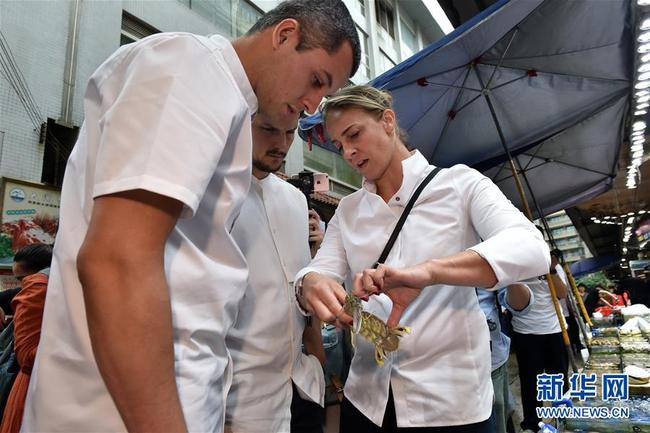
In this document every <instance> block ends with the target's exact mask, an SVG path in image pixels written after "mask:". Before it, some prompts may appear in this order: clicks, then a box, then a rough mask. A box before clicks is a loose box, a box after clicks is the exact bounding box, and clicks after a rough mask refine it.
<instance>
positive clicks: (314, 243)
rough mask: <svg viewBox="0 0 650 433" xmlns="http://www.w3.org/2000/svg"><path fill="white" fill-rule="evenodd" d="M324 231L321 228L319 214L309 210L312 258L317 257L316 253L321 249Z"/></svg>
mask: <svg viewBox="0 0 650 433" xmlns="http://www.w3.org/2000/svg"><path fill="white" fill-rule="evenodd" d="M323 235H324V233H323V231H322V230H321V228H320V216H319V215H318V212H316V211H315V210H313V209H309V243H310V245H311V256H312V257H314V256H315V255H316V251H318V249H319V248H320V244H321V243H322V242H323Z"/></svg>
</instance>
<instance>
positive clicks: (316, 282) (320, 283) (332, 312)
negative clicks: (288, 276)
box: [302, 272, 352, 328]
mask: <svg viewBox="0 0 650 433" xmlns="http://www.w3.org/2000/svg"><path fill="white" fill-rule="evenodd" d="M346 296H347V292H346V291H345V289H344V288H343V286H341V285H340V284H339V283H338V282H337V281H336V280H335V279H333V278H330V277H327V276H325V275H321V274H319V273H317V272H310V273H308V274H307V275H305V276H304V277H303V280H302V297H303V302H304V303H303V307H304V308H305V309H306V310H307V311H309V312H311V313H313V314H315V315H316V316H318V318H319V319H320V320H322V321H323V322H326V323H331V324H332V325H336V326H338V327H340V328H343V327H346V328H349V327H350V326H352V317H350V316H349V315H348V314H346V313H345V311H344V310H343V304H344V303H345V298H346Z"/></svg>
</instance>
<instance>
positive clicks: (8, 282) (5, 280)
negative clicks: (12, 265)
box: [0, 269, 20, 291]
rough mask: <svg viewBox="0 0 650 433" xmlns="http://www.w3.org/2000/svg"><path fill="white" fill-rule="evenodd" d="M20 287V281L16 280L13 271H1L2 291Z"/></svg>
mask: <svg viewBox="0 0 650 433" xmlns="http://www.w3.org/2000/svg"><path fill="white" fill-rule="evenodd" d="M18 287H20V281H18V280H17V279H16V278H14V274H13V273H12V272H11V269H0V291H3V290H7V289H15V288H18Z"/></svg>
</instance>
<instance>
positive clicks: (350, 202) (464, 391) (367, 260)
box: [296, 151, 550, 427]
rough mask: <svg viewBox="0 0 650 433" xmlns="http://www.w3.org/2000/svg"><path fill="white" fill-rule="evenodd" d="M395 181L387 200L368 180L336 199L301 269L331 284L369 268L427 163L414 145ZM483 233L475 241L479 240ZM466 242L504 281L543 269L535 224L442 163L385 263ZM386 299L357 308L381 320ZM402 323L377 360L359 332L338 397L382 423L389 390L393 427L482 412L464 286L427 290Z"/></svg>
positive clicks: (477, 354) (485, 390) (448, 250)
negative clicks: (396, 343)
mask: <svg viewBox="0 0 650 433" xmlns="http://www.w3.org/2000/svg"><path fill="white" fill-rule="evenodd" d="M402 166H403V173H404V179H403V181H402V186H401V188H400V189H399V190H398V191H397V193H396V194H395V195H394V196H393V197H391V198H390V200H389V201H388V202H387V203H386V202H384V200H383V199H382V198H381V197H380V196H379V195H377V194H376V188H375V185H374V184H373V183H372V182H368V181H364V184H363V188H362V189H360V190H359V191H357V192H355V193H353V194H351V195H349V196H347V197H345V198H343V199H342V200H341V202H340V204H339V207H338V209H337V211H336V213H335V215H334V217H333V218H332V220H331V221H330V223H329V226H328V230H327V232H326V235H325V239H324V241H323V244H322V245H321V248H320V250H319V251H318V254H317V255H316V257H315V258H314V260H312V262H311V263H310V264H309V266H308V267H307V268H305V269H303V270H301V271H300V272H299V273H298V275H297V276H296V281H300V279H301V278H302V277H303V276H304V275H306V274H307V273H309V272H318V273H321V274H325V275H329V276H331V277H333V278H335V279H336V280H338V281H339V282H342V281H345V279H346V277H349V276H350V275H354V274H355V273H357V272H361V271H363V270H364V269H367V268H369V267H372V265H373V263H374V262H375V261H376V260H377V258H378V257H379V254H380V253H381V251H382V249H383V248H384V246H385V244H386V242H387V240H388V237H389V236H390V234H391V232H392V230H393V227H394V226H395V224H396V222H397V220H398V219H399V216H400V215H401V213H402V211H403V209H404V207H405V206H406V204H407V203H408V200H409V198H410V196H411V194H412V193H413V191H414V190H415V189H416V188H417V185H419V183H420V181H421V180H422V179H423V178H424V177H425V176H426V175H427V174H428V173H429V172H430V171H431V170H433V168H434V167H433V166H431V165H429V164H428V162H427V160H426V159H425V158H424V157H423V156H422V155H421V154H420V153H419V152H418V151H415V152H414V153H413V154H412V156H411V157H409V158H407V159H406V160H404V161H403V162H402ZM481 239H484V241H481ZM467 249H472V250H474V251H476V252H477V253H478V254H480V255H481V256H482V257H483V258H485V259H486V260H487V261H488V263H489V264H490V265H491V267H492V269H493V270H494V272H495V274H496V276H497V279H498V282H497V284H496V285H495V288H496V287H503V286H506V285H508V284H510V283H513V282H516V281H520V280H523V279H526V278H530V277H532V276H536V275H540V274H542V273H544V271H545V269H548V266H549V260H550V258H549V252H548V247H547V246H546V243H545V242H544V240H543V239H542V237H541V235H540V233H539V232H538V230H537V229H536V228H535V227H534V226H533V225H532V224H531V223H530V222H529V221H528V220H527V219H526V218H525V217H524V215H523V214H522V213H521V212H520V211H519V210H517V209H516V208H515V207H514V206H513V205H512V204H511V203H510V202H509V201H508V200H507V198H506V197H505V196H504V195H503V194H502V193H501V191H500V190H499V189H498V188H497V187H496V186H495V185H494V184H493V183H492V182H491V181H490V180H489V179H488V178H486V177H484V176H483V175H481V174H480V173H478V172H477V171H475V170H473V169H470V168H469V167H466V166H463V165H456V166H454V167H451V168H449V169H443V170H441V171H440V172H439V173H438V175H437V176H436V177H435V178H434V179H433V180H432V181H431V182H430V183H429V185H427V186H426V188H425V189H424V190H423V191H422V194H421V195H420V197H419V198H418V200H417V203H416V205H415V206H414V207H413V209H412V210H411V213H410V214H409V216H408V218H407V219H406V222H405V224H404V226H403V227H402V230H401V232H400V235H399V236H398V238H397V240H396V242H395V244H394V246H393V248H392V250H391V252H390V254H389V255H388V258H387V259H386V264H388V265H391V266H397V267H403V266H410V265H415V264H419V263H422V262H424V261H426V260H429V259H433V258H443V257H447V256H451V255H453V254H456V253H458V252H461V251H464V250H467ZM391 305H392V304H391V301H390V300H389V298H388V297H387V296H385V295H380V296H373V297H371V299H370V300H369V302H367V303H364V309H365V310H366V311H368V312H370V313H372V314H375V315H377V316H378V317H380V318H381V319H383V320H386V319H387V318H388V314H389V312H390V310H391ZM400 323H401V324H403V325H406V326H409V327H411V329H412V333H411V334H409V335H407V336H405V337H404V338H403V339H402V341H401V343H400V347H399V350H398V351H396V352H393V353H391V354H390V355H389V356H388V358H387V359H386V363H385V365H384V366H383V367H379V366H377V365H376V363H375V358H374V346H373V345H372V344H371V343H369V342H367V341H365V340H364V339H363V338H361V337H359V338H357V339H356V343H357V347H356V352H355V355H354V359H353V361H352V365H351V369H350V374H349V376H348V379H347V383H346V386H345V395H346V397H347V398H348V399H349V400H350V401H351V402H352V403H353V404H354V405H355V406H356V407H357V408H358V409H359V410H360V411H361V412H363V413H364V414H365V415H366V416H367V417H368V418H369V419H370V420H372V421H373V422H374V423H375V424H377V425H381V422H382V419H383V416H384V411H385V408H386V403H387V401H388V392H389V387H391V388H392V392H393V396H394V401H395V411H396V416H397V425H398V426H399V427H424V426H450V425H463V424H472V423H476V422H480V421H483V420H485V419H487V418H488V417H489V416H490V411H491V408H492V392H493V391H492V384H491V381H490V348H489V332H488V328H487V325H486V321H485V316H484V315H483V313H482V312H481V310H480V308H479V304H478V300H477V297H476V293H475V291H474V289H473V288H469V287H457V286H449V285H436V286H430V287H426V288H425V289H423V290H422V293H421V294H420V296H419V297H418V298H416V299H415V301H414V302H413V303H412V304H411V305H410V306H409V307H408V308H407V309H406V311H405V312H404V315H403V316H402V319H401V322H400Z"/></svg>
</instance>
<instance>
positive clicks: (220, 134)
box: [22, 33, 257, 433]
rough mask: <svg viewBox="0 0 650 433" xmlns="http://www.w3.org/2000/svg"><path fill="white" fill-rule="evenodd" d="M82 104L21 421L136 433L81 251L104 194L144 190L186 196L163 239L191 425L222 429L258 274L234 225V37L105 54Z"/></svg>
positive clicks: (237, 184) (47, 427)
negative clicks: (86, 290) (108, 381)
mask: <svg viewBox="0 0 650 433" xmlns="http://www.w3.org/2000/svg"><path fill="white" fill-rule="evenodd" d="M84 104H85V105H84V108H85V115H86V118H85V121H84V124H83V126H82V128H81V132H80V135H79V139H78V141H77V143H76V145H75V147H74V150H73V152H72V154H71V155H70V159H69V160H68V165H67V169H66V173H65V179H64V182H63V190H62V193H61V215H60V226H59V232H58V235H57V239H56V245H55V247H54V259H53V261H52V273H51V275H50V282H49V286H48V291H47V298H46V301H45V312H44V317H43V329H42V334H41V340H40V345H39V347H38V353H37V356H36V362H35V365H34V369H33V371H32V376H31V381H30V384H29V392H28V395H27V402H26V408H25V416H24V420H23V425H22V431H23V432H33V431H35V432H66V433H70V432H91V431H92V432H108V431H110V432H120V431H126V430H125V426H124V424H123V422H122V419H121V418H120V416H119V413H118V411H117V409H116V407H115V404H114V403H113V400H112V399H111V397H110V395H109V393H108V391H107V389H106V386H105V384H104V381H103V380H102V377H101V376H100V374H99V371H98V369H97V365H96V362H95V358H94V356H93V353H92V349H91V345H90V339H89V336H88V327H87V324H86V313H85V309H84V302H83V296H82V288H81V284H80V283H79V279H78V277H77V269H76V267H75V259H76V257H77V253H78V251H79V247H80V245H81V243H82V241H83V239H84V236H85V234H86V231H87V229H88V222H89V220H90V215H91V212H92V208H93V199H94V198H95V197H98V196H102V195H106V194H112V193H116V192H120V191H127V190H134V189H145V190H148V191H152V192H154V193H158V194H162V195H164V196H167V197H171V198H174V199H176V200H179V201H181V202H182V203H183V204H184V205H185V211H184V216H185V217H188V219H181V220H179V221H178V222H177V224H176V226H175V227H174V229H173V230H172V232H171V234H170V236H169V239H168V240H167V243H166V245H165V274H166V279H167V283H168V285H169V293H170V296H171V307H172V319H173V327H174V357H175V368H176V381H177V384H178V388H179V394H180V400H181V403H182V407H183V411H184V415H185V420H186V422H187V425H188V427H189V429H190V430H191V431H195V432H221V431H223V423H224V411H223V407H224V405H225V398H226V394H227V391H228V388H229V385H230V376H231V366H230V362H229V356H228V352H227V350H226V345H225V334H226V332H227V330H228V329H229V328H230V326H231V325H232V323H233V321H234V319H235V317H236V313H237V303H238V301H239V299H240V298H241V296H242V293H243V287H245V284H246V277H247V273H248V272H247V267H246V262H245V260H244V257H243V256H242V254H241V252H240V251H239V249H238V248H237V246H236V245H235V243H234V241H233V240H232V238H231V236H230V235H229V233H228V229H229V228H230V227H231V225H232V222H233V219H234V217H235V216H236V213H237V212H238V211H239V208H240V207H241V203H242V202H243V200H244V198H245V196H246V193H247V191H248V188H249V186H250V171H251V132H250V119H251V116H252V115H253V114H254V113H255V111H256V110H257V99H256V97H255V94H254V93H253V89H252V87H251V85H250V83H249V81H248V79H247V77H246V74H245V71H244V68H243V66H242V65H241V63H240V61H239V59H238V57H237V55H236V53H235V50H234V49H233V48H232V46H231V44H230V43H229V42H228V41H227V40H226V39H224V38H222V37H218V36H213V37H210V38H207V37H201V36H195V35H191V34H183V33H162V34H157V35H154V36H151V37H149V38H146V39H143V40H142V41H140V42H136V43H134V44H129V45H126V46H123V47H122V48H120V49H119V50H118V51H117V52H116V53H115V54H114V55H113V56H111V57H110V58H109V59H108V60H107V61H106V62H104V64H102V65H101V66H100V67H99V69H97V71H96V72H95V73H94V74H93V75H92V77H91V78H90V81H89V84H88V88H87V91H86V95H85V100H84ZM189 217H191V219H189ZM115 241H116V242H119V239H116V240H115ZM115 319H116V320H119V312H116V316H115ZM124 332H125V333H128V332H129V329H124ZM116 343H117V342H116ZM133 380H135V381H137V380H138V378H137V377H134V378H133Z"/></svg>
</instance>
